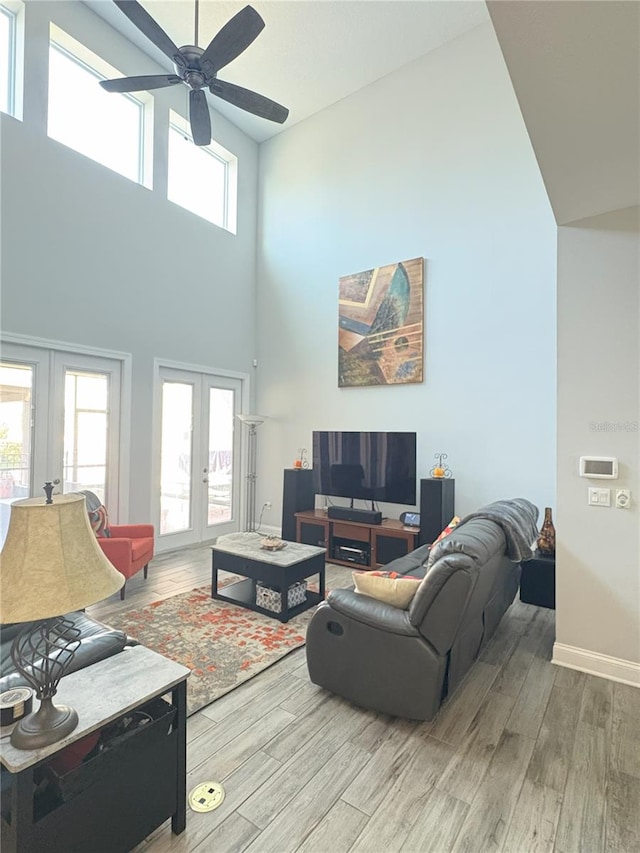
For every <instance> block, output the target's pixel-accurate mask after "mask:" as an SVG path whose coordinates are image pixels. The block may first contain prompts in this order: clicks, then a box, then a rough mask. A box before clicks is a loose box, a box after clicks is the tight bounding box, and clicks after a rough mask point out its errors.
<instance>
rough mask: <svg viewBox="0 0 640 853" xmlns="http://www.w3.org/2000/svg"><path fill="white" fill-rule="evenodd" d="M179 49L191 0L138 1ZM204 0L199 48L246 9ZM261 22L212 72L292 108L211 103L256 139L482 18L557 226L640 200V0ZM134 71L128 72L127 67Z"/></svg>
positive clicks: (109, 14) (308, 14)
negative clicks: (270, 114) (275, 119)
mask: <svg viewBox="0 0 640 853" xmlns="http://www.w3.org/2000/svg"><path fill="white" fill-rule="evenodd" d="M85 2H86V5H88V6H89V7H90V8H92V9H93V10H94V11H96V12H97V13H98V14H99V15H101V16H102V17H103V18H105V19H106V20H107V21H108V22H109V23H110V24H111V25H112V26H114V27H115V28H116V29H118V30H119V31H120V32H122V33H123V34H124V35H125V36H126V37H127V38H128V39H129V40H130V41H132V42H133V43H134V44H136V45H137V46H139V47H140V48H141V49H142V50H143V51H145V52H146V53H147V54H148V55H149V56H150V57H152V58H153V59H154V60H156V61H157V62H158V63H159V64H160V65H163V66H164V67H166V68H167V70H172V69H171V67H170V63H169V61H168V60H167V58H166V57H165V56H164V54H162V53H161V52H160V51H159V50H157V48H155V47H154V46H153V45H152V44H151V43H150V42H149V41H148V40H147V39H146V38H145V37H144V36H143V35H142V34H141V33H140V32H139V31H138V30H137V29H136V27H134V26H133V24H131V23H130V21H129V20H128V19H127V18H126V16H125V15H123V14H122V12H120V10H119V9H118V8H117V7H116V6H115V5H114V4H113V3H112V2H107V0H85ZM142 5H143V6H144V8H145V9H146V10H147V11H148V12H149V13H150V14H151V16H152V17H153V18H154V19H155V20H157V22H158V23H159V24H160V26H161V27H162V28H163V29H164V30H165V32H167V34H169V35H170V37H171V38H172V39H173V41H174V42H175V43H176V44H177V45H179V46H182V45H184V44H190V43H193V39H194V24H195V19H194V16H195V9H196V6H195V0H172V2H168V0H142ZM245 5H246V3H245V2H235V0H200V2H199V15H198V25H199V38H198V41H199V42H200V46H201V47H206V45H207V44H208V43H209V41H210V40H211V38H212V37H213V36H214V35H215V34H216V33H217V32H218V30H219V29H220V28H221V27H222V26H223V25H224V24H225V23H226V22H227V21H228V20H229V19H230V18H231V17H232V16H233V15H234V14H235V13H236V12H238V11H239V10H240V9H241V8H243V6H245ZM251 5H253V7H254V8H255V9H256V10H257V11H258V12H259V13H260V14H261V15H262V17H263V18H264V20H265V22H266V27H265V29H264V30H263V32H262V33H261V34H260V35H259V36H258V38H257V39H256V40H255V41H254V42H253V44H251V45H250V46H249V48H247V50H245V51H244V53H242V54H241V55H240V56H239V57H238V58H237V59H235V60H234V61H233V62H231V63H230V64H229V65H228V66H227V67H225V68H224V69H223V70H222V71H221V72H220V77H221V78H222V79H225V80H229V81H230V82H232V83H236V84H238V85H241V86H245V87H246V88H249V89H254V90H257V91H259V92H261V93H262V94H264V95H266V96H267V97H269V98H272V99H273V100H276V101H278V102H280V103H282V104H284V105H285V106H287V107H288V108H289V110H290V116H289V118H288V120H287V122H286V123H285V124H284V125H277V124H273V123H271V122H268V121H266V120H265V119H260V118H256V117H255V116H251V115H249V114H248V113H246V112H244V111H242V110H239V109H238V108H236V107H233V106H231V105H229V104H226V103H224V102H223V101H221V100H219V99H215V98H212V101H211V102H212V105H214V106H215V108H216V109H217V110H218V111H219V112H221V113H222V114H223V115H225V116H226V117H227V118H228V119H229V120H230V121H232V122H233V123H234V124H236V125H237V126H238V127H239V128H240V129H241V130H243V131H244V132H245V133H247V134H248V135H249V136H251V137H252V138H253V139H255V140H256V141H258V142H260V141H263V140H265V139H268V138H269V137H271V136H273V135H274V134H276V133H280V132H282V131H283V130H286V129H287V128H288V127H291V126H292V125H294V124H296V123H297V122H300V121H302V120H304V119H305V118H308V117H309V116H311V115H313V114H314V113H316V112H318V111H320V110H322V109H324V108H325V107H327V106H329V105H330V104H333V103H335V102H336V101H339V100H341V99H342V98H345V97H347V96H348V95H350V94H352V93H353V92H355V91H357V90H358V89H360V88H362V87H363V86H366V85H367V84H369V83H371V82H373V81H374V80H377V79H379V78H381V77H383V76H385V75H386V74H389V73H390V72H392V71H394V70H396V69H397V68H400V67H401V66H402V65H405V64H407V63H409V62H411V61H413V60H415V59H417V58H418V57H420V56H422V55H424V54H425V53H428V52H429V51H432V50H435V49H436V48H438V47H440V46H441V45H443V44H445V43H446V42H447V41H450V40H451V39H454V38H456V37H457V36H459V35H461V34H463V33H464V32H467V31H468V30H471V29H473V28H474V27H476V26H479V25H480V24H483V23H489V22H491V23H492V24H493V27H494V29H495V32H496V35H497V37H498V41H499V43H500V47H501V49H502V52H503V56H504V58H505V62H506V65H507V68H508V71H509V74H510V75H511V80H512V83H513V86H514V89H515V93H516V96H517V98H518V101H519V104H520V108H521V111H522V114H523V117H524V121H525V124H526V126H527V130H528V132H529V136H530V138H531V142H532V144H533V148H534V151H535V154H536V157H537V159H538V163H539V166H540V170H541V172H542V177H543V180H544V182H545V185H546V188H547V192H548V194H549V199H550V201H551V205H552V208H553V210H554V213H555V216H556V220H557V221H558V223H561V224H562V223H567V222H571V221H573V220H577V219H581V218H585V217H588V216H593V215H596V214H598V213H603V212H607V211H610V210H615V209H618V208H624V207H629V206H633V205H638V204H640V156H639V153H638V152H639V151H640V137H639V127H640V118H639V110H640V90H639V83H640V53H639V44H638V42H639V38H640V2H638V0H489V2H488V3H485V2H483V0H460V2H458V0H419V2H407V1H406V0H386V2H380V0H252V2H251ZM129 73H130V72H129Z"/></svg>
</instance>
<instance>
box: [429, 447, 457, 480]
mask: <svg viewBox="0 0 640 853" xmlns="http://www.w3.org/2000/svg"><path fill="white" fill-rule="evenodd" d="M434 457H435V459H437V460H438V461H437V462H436V464H435V465H434V466H433V468H432V469H431V470H430V471H429V474H430V475H431V476H432V477H433V478H434V480H443V479H444V480H446V479H448V478H449V477H450V476H451V474H452V471H451V469H450V468H449V466H448V465H445V463H444V460H445V459H446V458H447V454H446V453H434Z"/></svg>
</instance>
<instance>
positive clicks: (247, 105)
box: [209, 80, 289, 124]
mask: <svg viewBox="0 0 640 853" xmlns="http://www.w3.org/2000/svg"><path fill="white" fill-rule="evenodd" d="M209 91H210V92H211V94H212V95H217V96H218V97H219V98H222V100H223V101H228V102H229V103H230V104H233V105H234V106H236V107H240V109H242V110H246V111H247V112H248V113H253V115H255V116H260V118H268V119H269V121H277V122H278V124H282V123H283V122H284V121H286V120H287V116H288V115H289V110H288V109H287V108H286V107H283V106H282V105H281V104H277V103H276V102H275V101H272V100H271V99H270V98H265V96H264V95H259V94H258V93H257V92H252V91H251V89H243V88H242V86H236V85H235V83H227V82H226V81H225V80H214V81H213V83H212V84H211V86H209Z"/></svg>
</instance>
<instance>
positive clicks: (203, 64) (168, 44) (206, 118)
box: [100, 0, 289, 145]
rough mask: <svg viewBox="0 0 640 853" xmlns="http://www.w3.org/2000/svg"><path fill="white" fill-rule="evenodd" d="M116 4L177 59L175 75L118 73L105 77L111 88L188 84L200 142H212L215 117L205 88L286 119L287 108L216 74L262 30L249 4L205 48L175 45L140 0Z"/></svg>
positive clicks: (191, 114) (132, 89)
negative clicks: (212, 125)
mask: <svg viewBox="0 0 640 853" xmlns="http://www.w3.org/2000/svg"><path fill="white" fill-rule="evenodd" d="M114 3H115V4H116V6H117V7H118V8H119V9H120V11H121V12H123V13H124V14H125V15H126V16H127V18H129V20H130V21H131V23H132V24H134V25H135V26H136V27H137V28H138V29H139V30H140V32H141V33H143V35H145V36H146V37H147V38H148V39H149V41H151V42H152V43H153V44H155V46H156V47H157V48H159V49H160V50H161V51H162V52H163V53H164V54H165V56H168V57H169V59H170V60H171V61H172V62H173V64H174V68H175V74H152V75H146V76H142V77H119V78H117V79H115V80H101V81H100V85H101V86H102V88H103V89H105V90H106V91H107V92H120V93H123V92H140V91H147V90H149V89H163V88H166V87H168V86H175V85H177V84H178V83H185V84H186V85H187V86H188V87H189V89H190V90H191V91H190V92H189V123H190V125H191V134H192V136H193V141H194V142H195V144H196V145H209V143H210V142H211V118H210V115H209V107H208V105H207V98H206V94H205V91H204V90H205V89H209V91H210V92H211V94H212V95H215V96H216V97H217V98H221V99H222V100H223V101H227V103H229V104H233V105H234V106H236V107H239V108H240V109H242V110H245V111H246V112H249V113H252V114H253V115H256V116H259V117H260V118H265V119H268V120H269V121H275V122H277V123H278V124H282V123H283V122H284V121H286V119H287V116H288V115H289V110H288V109H287V108H286V107H283V106H282V105H281V104H278V103H276V102H275V101H272V100H271V99H270V98H266V97H265V96H264V95H259V94H258V93H257V92H253V91H251V90H250V89H244V88H243V87H242V86H236V85H235V84H233V83H227V82H226V81H225V80H219V79H218V76H217V75H218V71H220V69H221V68H224V66H225V65H228V64H229V63H230V62H231V61H232V60H234V59H236V57H238V56H239V55H240V54H241V53H242V52H243V51H244V50H246V49H247V48H248V47H249V45H250V44H251V43H252V42H253V41H254V40H255V39H256V38H257V37H258V36H259V35H260V33H261V32H262V30H263V29H264V25H265V24H264V21H263V20H262V18H261V17H260V15H259V14H258V13H257V12H256V10H255V9H254V8H252V7H251V6H245V7H244V9H241V10H240V11H239V12H238V13H237V14H235V15H234V16H233V18H231V20H229V21H227V23H226V24H225V25H224V26H223V27H222V29H221V30H220V31H219V32H218V33H217V35H215V36H214V37H213V39H212V40H211V42H210V43H209V46H208V47H207V48H205V49H204V50H203V49H202V48H201V47H198V46H197V44H196V45H193V44H189V45H184V46H183V47H177V46H176V45H175V44H174V43H173V41H172V40H171V39H170V38H169V36H168V35H167V34H166V33H165V32H164V30H163V29H162V28H161V27H160V26H159V24H157V23H156V21H154V19H153V18H152V17H151V15H149V13H148V12H147V11H146V10H145V9H144V8H143V7H142V6H141V5H140V3H137V2H136V0H114ZM194 41H196V42H197V41H198V0H196V3H195V38H194Z"/></svg>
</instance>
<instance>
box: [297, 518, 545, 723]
mask: <svg viewBox="0 0 640 853" xmlns="http://www.w3.org/2000/svg"><path fill="white" fill-rule="evenodd" d="M533 509H535V507H534V508H533ZM536 512H537V510H536ZM428 556H429V546H426V545H425V546H423V547H421V548H418V549H417V550H416V551H413V552H412V553H411V554H408V555H407V556H406V557H401V558H400V559H398V560H394V561H393V562H392V563H390V564H389V565H387V566H385V571H387V570H388V571H395V572H398V573H399V574H409V575H412V576H414V577H422V578H423V580H422V583H421V584H420V586H419V588H418V591H417V593H416V595H415V596H414V598H413V601H412V602H411V605H410V606H409V609H408V610H400V609H398V608H396V607H392V606H391V605H388V604H385V603H383V602H380V601H377V600H376V599H373V598H371V597H369V596H367V595H362V594H360V593H356V592H355V591H354V590H347V589H338V590H333V591H332V592H331V593H330V595H329V597H328V599H327V601H326V602H323V603H322V604H321V605H320V606H319V607H318V609H317V610H316V612H315V614H314V616H313V618H312V619H311V622H310V624H309V628H308V631H307V643H306V651H307V664H308V668H309V676H310V678H311V680H312V681H313V682H314V683H315V684H318V685H320V686H322V687H325V688H326V689H328V690H330V691H332V692H333V693H337V694H338V695H340V696H343V697H344V698H345V699H349V700H350V701H352V702H354V703H355V704H357V705H360V706H362V707H365V708H370V709H373V710H375V711H379V712H382V713H386V714H392V715H394V716H398V717H406V718H409V719H415V720H430V719H432V718H433V717H434V716H435V714H436V713H437V711H438V708H439V707H440V704H441V702H442V700H443V699H444V698H445V696H447V695H448V694H449V693H451V692H452V691H453V690H454V689H455V688H456V686H457V685H458V684H459V683H460V681H461V679H462V678H463V677H464V675H465V674H466V672H467V671H468V669H469V667H470V666H471V664H472V663H473V661H474V660H475V659H476V658H477V656H478V654H479V652H480V650H481V649H482V647H483V646H484V645H485V644H486V643H487V641H488V640H489V638H490V637H491V635H492V634H493V633H494V631H495V629H496V627H497V625H498V623H499V621H500V619H501V618H502V615H503V613H504V612H505V610H506V609H507V607H509V605H510V604H511V602H512V601H513V599H514V597H515V594H516V591H517V589H518V583H519V579H520V564H519V563H517V562H513V561H512V560H510V559H509V558H508V556H507V553H506V539H505V534H504V532H503V530H502V529H501V527H500V526H499V525H498V524H496V523H495V522H494V521H491V520H488V519H486V518H470V519H469V520H468V521H466V522H465V523H464V524H463V525H461V526H460V527H459V528H456V529H455V530H453V532H452V533H451V534H449V536H447V537H446V538H445V539H442V540H441V541H440V542H438V543H436V545H435V546H434V554H433V563H432V565H431V568H430V569H429V570H428V571H427V569H426V565H425V564H426V561H427V558H428Z"/></svg>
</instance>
